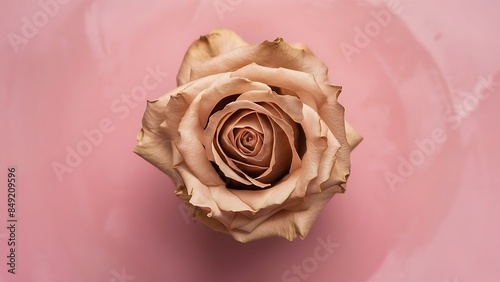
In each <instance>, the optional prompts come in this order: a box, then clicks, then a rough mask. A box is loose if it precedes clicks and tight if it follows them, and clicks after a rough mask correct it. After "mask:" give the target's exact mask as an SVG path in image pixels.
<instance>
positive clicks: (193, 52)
mask: <svg viewBox="0 0 500 282" xmlns="http://www.w3.org/2000/svg"><path fill="white" fill-rule="evenodd" d="M246 45H248V43H247V42H246V41H245V40H243V39H242V38H241V37H240V36H239V35H238V34H236V33H235V32H234V31H231V30H228V29H214V30H212V31H211V32H210V33H209V34H208V35H204V36H201V37H200V39H198V40H196V41H195V42H193V43H192V44H191V46H189V49H188V50H187V52H186V54H185V55H184V59H183V60H182V63H181V67H180V68H179V72H178V74H177V85H183V84H186V83H188V82H190V81H192V80H190V79H189V77H190V74H191V69H192V68H193V67H195V66H197V65H200V64H202V63H205V62H206V61H209V60H210V59H212V58H214V57H216V56H218V55H220V54H223V53H226V52H228V51H231V50H233V49H235V48H238V47H241V46H246ZM222 72H225V71H222Z"/></svg>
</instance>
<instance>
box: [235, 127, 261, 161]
mask: <svg viewBox="0 0 500 282" xmlns="http://www.w3.org/2000/svg"><path fill="white" fill-rule="evenodd" d="M233 132H234V136H235V139H234V141H235V144H234V145H235V146H236V148H237V149H238V151H240V153H242V154H244V155H251V154H252V153H255V150H256V148H260V147H261V146H262V134H261V133H259V132H257V131H256V130H255V129H253V128H250V127H244V128H235V129H233Z"/></svg>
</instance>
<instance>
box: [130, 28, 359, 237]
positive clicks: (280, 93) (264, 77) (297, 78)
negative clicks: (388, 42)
mask: <svg viewBox="0 0 500 282" xmlns="http://www.w3.org/2000/svg"><path fill="white" fill-rule="evenodd" d="M177 84H178V85H179V86H178V87H177V88H176V89H174V90H172V91H170V92H168V93H167V94H165V95H163V96H161V97H160V98H158V99H157V100H154V101H148V104H147V108H146V112H145V114H144V118H143V128H142V129H141V131H140V132H139V134H138V136H137V140H138V145H137V147H136V148H135V150H134V151H135V152H136V153H137V154H139V155H140V156H142V157H143V158H144V159H146V160H148V161H149V162H151V163H152V164H154V165H155V166H157V167H158V168H159V169H160V170H162V171H163V172H165V173H166V174H167V175H169V176H170V177H171V179H172V180H173V182H174V184H175V185H176V194H177V196H179V197H180V198H181V199H182V200H183V201H184V202H185V204H186V205H187V206H188V207H189V208H190V210H191V211H192V212H193V216H194V218H195V219H197V220H199V221H201V222H204V223H206V224H207V225H209V226H210V227H212V228H213V229H215V230H218V231H222V232H226V233H229V234H231V235H232V236H233V237H234V238H235V239H236V240H238V241H241V242H247V241H251V240H255V239H259V238H263V237H267V236H281V237H284V238H287V239H288V240H292V239H294V238H295V237H296V236H297V234H298V235H299V236H300V237H301V238H304V237H305V236H306V235H307V233H308V231H309V229H310V227H311V225H312V223H313V221H314V220H315V218H316V216H317V215H318V213H319V212H320V211H321V210H322V209H323V207H324V206H325V204H326V203H327V202H328V200H329V199H330V198H331V197H332V196H333V194H334V193H338V192H344V190H345V183H346V180H347V178H348V176H349V169H350V161H349V153H350V150H351V149H352V148H353V147H354V146H356V145H357V144H358V143H359V142H360V141H361V137H360V136H359V135H358V134H357V133H356V132H355V131H354V130H353V129H352V128H351V127H350V126H349V125H348V124H347V123H345V121H344V109H343V107H342V106H341V105H340V104H339V103H338V102H337V97H338V95H339V94H340V91H341V87H339V86H332V85H329V84H328V78H327V68H326V66H325V65H324V64H323V63H322V62H321V61H319V60H318V59H317V58H316V57H315V56H314V55H313V54H312V53H311V52H310V51H308V50H307V49H306V48H304V47H297V48H294V47H292V46H290V45H288V44H287V43H285V42H284V41H283V40H282V39H281V38H278V39H276V40H274V41H272V42H269V41H264V42H263V43H261V44H257V45H248V43H246V42H245V41H244V40H243V39H241V38H240V37H239V36H238V35H237V34H236V33H234V32H232V31H229V30H225V29H216V30H214V31H212V32H211V33H210V34H209V35H206V36H202V37H200V39H199V40H197V41H195V42H194V43H193V44H192V45H191V46H190V47H189V50H188V51H187V53H186V55H185V57H184V60H183V61H182V65H181V67H180V70H179V73H178V76H177Z"/></svg>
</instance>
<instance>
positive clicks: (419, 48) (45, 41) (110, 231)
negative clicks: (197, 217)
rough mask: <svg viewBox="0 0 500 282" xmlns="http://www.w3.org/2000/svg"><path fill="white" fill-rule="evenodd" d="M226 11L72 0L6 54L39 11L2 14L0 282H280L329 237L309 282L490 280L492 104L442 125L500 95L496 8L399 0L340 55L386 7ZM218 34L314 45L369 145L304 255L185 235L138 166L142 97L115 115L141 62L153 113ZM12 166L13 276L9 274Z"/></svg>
mask: <svg viewBox="0 0 500 282" xmlns="http://www.w3.org/2000/svg"><path fill="white" fill-rule="evenodd" d="M42 2H43V1H42ZM219 2H221V3H228V4H226V5H229V6H226V8H227V7H229V8H228V9H227V10H226V11H225V12H224V13H219V14H218V13H217V10H216V9H215V8H214V3H215V4H217V3H218V2H217V1H202V2H198V1H175V2H174V1H153V0H149V1H117V0H114V1H90V0H89V1H77V0H74V1H70V2H69V3H67V4H60V5H59V6H58V7H59V11H57V12H56V13H54V15H53V17H49V18H48V21H47V23H46V24H45V25H44V26H42V27H40V28H39V29H38V31H37V32H36V33H35V35H34V36H33V37H32V38H28V39H27V42H26V41H25V44H21V45H20V46H18V49H19V50H17V51H18V52H17V53H16V50H15V48H13V46H12V44H11V43H10V42H9V39H8V34H9V33H11V32H12V33H16V34H18V35H22V28H23V17H26V18H27V19H28V20H29V21H31V22H33V20H32V18H33V16H34V15H36V14H37V13H38V14H39V12H40V11H43V8H42V6H41V5H40V4H39V2H38V1H2V2H1V3H0V7H1V8H0V18H1V19H2V24H1V25H0V35H2V36H3V37H2V41H1V45H0V48H1V49H0V51H1V57H0V59H1V64H0V116H1V120H0V121H1V123H0V132H1V139H0V148H1V149H0V153H1V155H0V158H1V159H0V171H1V173H0V199H1V201H0V240H1V242H0V280H2V281H120V277H119V275H117V274H120V273H122V272H124V273H126V274H127V275H129V277H127V279H128V280H127V279H122V281H130V280H133V281H281V279H282V275H283V273H284V272H285V271H287V270H292V267H293V265H302V263H303V262H304V259H306V258H307V257H308V256H311V255H312V254H313V251H314V249H315V248H316V247H317V246H318V243H317V241H316V239H317V238H324V239H326V238H328V236H330V238H331V241H333V242H336V243H338V244H340V247H339V248H338V249H336V250H335V252H334V253H333V254H332V255H331V256H330V257H329V258H328V259H327V260H326V261H324V262H319V264H318V266H317V268H316V269H314V271H312V272H311V273H307V274H308V275H309V277H308V278H307V280H308V281H500V268H499V265H500V254H499V251H500V227H499V217H500V212H499V211H500V209H499V200H500V190H499V188H500V181H499V176H498V169H499V167H500V149H499V144H498V143H499V141H500V139H499V133H500V132H499V130H500V123H499V120H500V119H499V117H500V114H499V112H498V107H499V106H500V98H499V97H498V96H499V94H500V90H498V89H495V91H494V92H493V94H491V95H490V96H489V97H488V98H486V99H484V100H480V101H479V103H478V104H477V105H476V106H475V107H474V108H472V109H471V108H470V107H469V109H471V110H470V111H468V112H467V116H466V117H464V118H463V120H462V122H461V124H460V126H458V127H456V126H454V124H453V123H451V122H450V121H449V120H448V117H449V114H450V113H447V109H450V107H453V105H457V104H458V105H460V104H461V103H462V102H463V101H464V99H465V98H467V97H469V98H470V95H472V93H474V91H473V90H474V87H475V86H476V85H477V84H478V83H479V82H480V79H479V77H481V76H482V77H488V76H490V75H491V76H492V77H493V79H494V80H495V81H497V82H496V84H497V85H496V88H500V84H498V82H500V74H499V71H500V67H499V66H500V64H499V63H500V60H499V59H500V56H499V53H498V50H500V37H499V35H498V30H499V28H500V22H499V20H498V15H499V13H500V1H494V0H483V1H473V0H465V1H451V0H446V1H444V0H441V1H430V0H429V1H423V0H422V1H401V7H402V9H401V11H400V13H399V14H397V15H396V14H392V18H391V21H390V23H389V24H387V26H386V27H382V28H381V30H380V31H379V32H378V34H377V35H375V36H374V37H373V38H371V39H370V42H369V44H368V46H366V47H364V48H361V49H360V50H359V51H360V52H359V54H353V55H352V56H350V57H349V58H347V57H346V56H344V55H343V53H342V52H341V49H340V46H341V43H342V42H345V43H349V44H354V43H353V40H354V34H355V29H354V28H355V27H359V28H362V29H363V28H364V27H365V26H366V25H367V24H368V23H369V22H370V21H372V20H373V15H372V14H371V11H375V12H378V11H380V10H384V9H387V8H386V6H385V5H384V4H383V3H382V1H363V2H356V1H347V0H346V1H333V0H332V1H327V0H324V1H305V0H304V1H250V0H243V1H235V0H233V1H226V0H221V1H219ZM393 2H398V1H393ZM231 3H232V4H231ZM231 5H233V6H234V7H233V6H231ZM40 19H41V20H43V18H40ZM40 19H39V20H40ZM215 27H227V28H231V29H234V30H235V31H237V32H239V33H240V34H241V35H242V36H243V37H244V38H245V39H247V40H248V41H249V42H250V43H258V42H261V41H263V40H265V39H268V40H273V39H274V38H276V37H277V36H280V37H283V38H284V39H285V40H286V41H287V42H299V41H300V42H304V43H306V44H308V45H309V46H310V47H311V49H312V50H313V51H314V52H315V53H316V55H317V56H318V57H319V58H321V59H322V60H324V61H325V63H326V64H327V65H328V66H329V67H330V73H329V75H330V78H331V82H332V83H333V84H338V85H343V89H344V91H343V93H342V95H341V97H340V100H341V102H342V103H343V104H344V106H345V108H346V115H347V117H348V120H349V121H350V122H351V123H352V124H353V125H354V126H355V127H356V128H357V129H358V130H359V131H360V132H361V133H362V134H363V135H364V137H365V140H364V141H363V143H362V144H361V145H360V146H359V147H358V148H357V149H356V150H355V151H354V153H353V154H352V175H351V178H350V181H349V185H348V190H347V192H346V193H345V194H343V195H336V196H335V197H334V198H333V199H332V201H331V202H330V203H329V204H328V205H327V206H326V208H325V210H324V211H323V213H322V214H321V215H320V217H319V218H318V219H317V221H316V223H315V225H314V226H313V228H312V230H311V232H310V233H309V235H308V237H307V238H306V239H305V240H304V241H301V240H296V241H294V242H288V241H286V240H284V239H280V238H271V239H265V240H261V241H257V242H253V243H249V244H240V243H238V242H235V241H234V240H233V239H231V237H230V236H227V235H225V234H220V233H216V232H214V231H212V230H210V229H209V228H207V227H205V226H204V225H201V224H197V223H193V222H190V221H185V218H184V217H183V213H182V212H181V210H180V209H179V203H180V201H179V200H178V199H177V197H176V196H175V195H174V193H173V187H172V184H171V182H170V180H169V179H168V178H167V177H166V176H165V175H163V174H162V173H160V172H159V171H158V170H157V169H156V168H154V167H153V166H152V165H150V164H149V163H147V162H146V161H144V160H142V159H141V158H139V157H138V156H136V155H135V154H133V153H132V148H133V147H134V145H135V143H136V141H135V135H136V133H137V131H138V130H139V128H140V127H141V118H142V115H143V111H144V109H145V99H146V98H144V99H139V100H140V101H138V102H137V103H131V104H130V105H129V106H127V108H128V112H125V109H124V108H121V109H122V111H123V112H119V113H117V112H116V111H117V110H116V108H115V109H114V110H113V105H115V106H120V107H123V105H125V104H123V103H122V102H120V99H121V98H122V97H125V95H130V93H131V90H132V89H133V88H134V87H135V86H139V85H142V80H143V78H144V77H145V76H146V75H147V73H148V72H147V70H146V68H147V67H148V66H150V67H152V68H155V67H156V66H158V68H159V69H160V70H161V71H163V72H166V73H169V76H168V77H162V78H161V80H160V83H159V85H158V87H156V88H155V89H153V90H151V91H148V93H147V99H154V98H155V97H157V96H159V95H161V94H163V93H165V92H166V91H168V90H169V89H171V88H173V87H174V85H175V75H176V72H177V69H178V67H179V64H180V62H181V59H182V57H183V55H184V52H185V51H186V48H187V47H188V45H189V44H190V43H191V42H192V41H193V40H194V39H196V38H197V37H198V36H199V35H201V34H206V33H208V32H209V31H210V30H211V29H212V28H215ZM105 118H108V119H109V120H111V122H112V126H113V128H114V129H113V131H112V132H110V133H107V134H104V137H103V140H102V142H101V143H99V144H98V145H97V146H94V147H93V148H92V152H91V153H90V154H89V155H88V156H84V157H83V159H82V160H81V163H80V164H79V165H78V166H76V167H75V168H74V169H73V171H72V172H70V173H66V174H64V175H63V176H62V181H59V180H58V178H57V176H56V174H55V173H54V170H53V168H52V166H51V165H52V163H53V162H60V163H62V164H64V163H65V156H66V153H67V152H66V146H70V147H71V148H73V149H75V147H76V146H77V144H79V143H81V142H82V140H86V138H85V136H84V135H83V134H82V131H83V130H92V129H96V128H98V126H99V122H100V121H101V120H102V119H105ZM436 128H442V129H443V130H444V131H445V132H446V136H447V139H446V141H445V142H444V143H442V144H437V146H436V149H435V152H433V153H432V154H430V155H429V156H425V159H424V161H423V164H421V165H419V166H417V167H416V169H415V172H414V173H413V174H411V175H410V176H408V177H405V178H404V179H405V181H404V182H403V183H397V184H396V185H395V186H393V187H392V188H391V186H390V185H389V184H388V182H387V181H386V179H385V177H384V174H385V173H387V172H392V173H395V174H397V169H398V165H399V163H400V157H402V158H404V159H408V158H409V156H410V155H411V154H412V152H414V151H415V150H416V149H418V147H417V146H416V145H415V141H416V140H423V139H425V138H429V137H431V136H432V135H431V133H432V132H433V130H435V129H436ZM12 165H14V166H16V168H17V170H18V174H17V178H18V188H17V189H18V190H17V191H18V192H17V193H18V195H17V201H18V202H17V218H18V220H19V222H18V229H17V244H18V248H17V267H16V271H17V274H16V275H11V274H9V273H7V271H6V264H5V263H6V256H7V254H8V253H7V245H6V241H5V239H6V238H5V236H6V235H7V230H6V228H5V227H4V225H6V217H7V202H6V198H7V184H6V183H7V182H6V178H7V167H8V166H12ZM292 276H293V277H296V276H295V275H293V274H292V275H290V277H292Z"/></svg>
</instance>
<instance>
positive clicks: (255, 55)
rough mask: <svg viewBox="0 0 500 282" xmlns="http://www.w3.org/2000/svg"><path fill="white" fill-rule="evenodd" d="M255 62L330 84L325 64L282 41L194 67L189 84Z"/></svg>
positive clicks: (264, 43) (270, 42)
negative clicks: (297, 72) (299, 72)
mask: <svg viewBox="0 0 500 282" xmlns="http://www.w3.org/2000/svg"><path fill="white" fill-rule="evenodd" d="M254 62H255V63H256V64H259V65H262V66H268V67H272V68H279V67H283V68H287V69H293V70H298V71H301V72H305V73H310V74H312V75H314V77H315V79H316V80H317V81H318V82H319V83H327V82H328V69H327V67H326V66H325V64H324V63H323V62H321V61H320V60H319V59H318V58H316V57H315V56H313V55H311V54H308V53H307V52H305V51H304V50H300V49H295V48H293V47H291V46H290V45H288V44H287V43H285V42H284V41H283V39H281V38H277V39H276V40H274V41H264V42H263V43H261V44H258V45H251V46H243V47H240V48H237V49H233V50H231V51H229V52H226V53H223V54H221V55H219V56H217V57H214V58H212V59H210V60H209V61H207V62H205V63H203V64H200V65H197V66H193V68H192V70H191V78H190V81H192V80H195V79H198V78H201V77H204V76H207V75H211V74H215V73H221V72H227V71H235V70H237V69H239V68H242V67H243V66H246V65H248V64H251V63H254Z"/></svg>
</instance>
